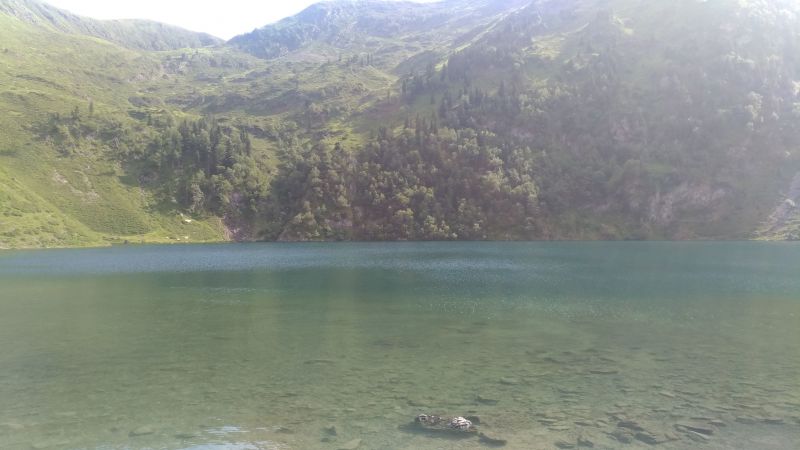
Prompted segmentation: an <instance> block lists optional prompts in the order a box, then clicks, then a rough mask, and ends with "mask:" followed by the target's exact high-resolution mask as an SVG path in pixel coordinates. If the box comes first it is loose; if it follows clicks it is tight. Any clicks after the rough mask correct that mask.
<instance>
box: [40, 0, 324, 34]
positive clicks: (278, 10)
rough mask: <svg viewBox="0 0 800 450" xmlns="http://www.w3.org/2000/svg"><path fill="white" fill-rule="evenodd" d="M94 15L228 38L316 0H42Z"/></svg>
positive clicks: (76, 11)
mask: <svg viewBox="0 0 800 450" xmlns="http://www.w3.org/2000/svg"><path fill="white" fill-rule="evenodd" d="M45 1H46V2H47V3H49V4H51V5H53V6H56V7H59V8H62V9H66V10H68V11H71V12H73V13H76V14H80V15H82V16H88V17H94V18H96V19H150V20H157V21H159V22H165V23H169V24H172V25H178V26H180V27H183V28H187V29H190V30H194V31H205V32H206V33H211V34H213V35H215V36H218V37H221V38H225V39H229V38H232V37H233V36H235V35H237V34H242V33H246V32H248V31H252V30H253V29H254V28H258V27H261V26H264V25H266V24H268V23H272V22H275V21H277V20H280V19H282V18H284V17H287V16H290V15H293V14H296V13H298V12H300V11H302V10H303V9H304V8H305V7H306V6H308V5H310V4H312V3H316V2H317V1H318V0H277V1H276V0H260V1H259V0H216V1H213V2H211V1H207V0H45Z"/></svg>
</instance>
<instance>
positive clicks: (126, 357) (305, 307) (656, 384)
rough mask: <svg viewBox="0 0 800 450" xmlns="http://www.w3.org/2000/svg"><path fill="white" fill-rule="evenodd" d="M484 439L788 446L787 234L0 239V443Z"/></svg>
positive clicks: (795, 249)
mask: <svg viewBox="0 0 800 450" xmlns="http://www.w3.org/2000/svg"><path fill="white" fill-rule="evenodd" d="M421 413H428V414H439V415H443V416H472V419H473V421H475V422H477V421H478V420H476V417H475V416H477V419H479V421H480V424H477V427H478V429H479V430H480V431H481V432H483V433H485V436H487V437H488V439H489V440H487V439H480V438H478V436H477V435H476V434H475V433H455V432H454V433H444V432H437V431H431V430H422V429H418V428H415V427H413V426H410V424H411V423H412V422H413V420H414V417H415V416H416V415H418V414H421ZM500 440H504V441H505V446H504V447H502V448H508V449H538V448H548V449H549V448H557V447H560V448H571V447H570V446H573V447H575V448H582V447H578V445H582V446H584V447H589V446H590V444H591V446H593V447H594V448H630V449H636V448H651V447H653V448H708V449H721V448H742V449H753V448H759V449H767V448H776V449H778V448H792V447H794V446H795V445H796V443H797V442H800V245H798V244H792V243H757V242H741V243H730V242H691V243H667V242H597V243H588V242H582V243H577V242H576V243H375V244H371V243H336V244H334V243H330V244H329V243H319V244H317V243H309V244H242V245H237V244H222V245H197V246H189V245H187V246H152V247H148V246H143V247H115V248H108V249H86V250H42V251H19V252H17V251H7V252H0V448H3V449H30V448H37V449H38V448H58V449H62V448H76V449H77V448H80V449H83V448H87V449H128V448H152V449H198V450H199V449H208V450H213V449H241V450H244V449H334V450H335V449H356V448H357V449H473V448H474V449H483V448H490V447H499V446H501V445H502V442H500ZM795 448H796V447H795Z"/></svg>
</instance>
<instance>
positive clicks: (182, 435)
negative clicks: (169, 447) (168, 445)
mask: <svg viewBox="0 0 800 450" xmlns="http://www.w3.org/2000/svg"><path fill="white" fill-rule="evenodd" d="M196 437H197V434H195V433H178V434H176V435H175V439H181V440H184V439H194V438H196Z"/></svg>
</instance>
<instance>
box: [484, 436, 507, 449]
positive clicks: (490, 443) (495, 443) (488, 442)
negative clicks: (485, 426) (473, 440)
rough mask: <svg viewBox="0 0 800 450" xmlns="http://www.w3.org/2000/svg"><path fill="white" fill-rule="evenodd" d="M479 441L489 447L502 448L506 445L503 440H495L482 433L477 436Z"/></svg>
mask: <svg viewBox="0 0 800 450" xmlns="http://www.w3.org/2000/svg"><path fill="white" fill-rule="evenodd" d="M478 437H479V441H480V442H481V443H483V444H486V445H488V446H490V447H502V446H504V445H506V444H507V443H508V441H506V440H505V439H496V438H492V437H489V436H487V435H485V434H484V433H479V434H478Z"/></svg>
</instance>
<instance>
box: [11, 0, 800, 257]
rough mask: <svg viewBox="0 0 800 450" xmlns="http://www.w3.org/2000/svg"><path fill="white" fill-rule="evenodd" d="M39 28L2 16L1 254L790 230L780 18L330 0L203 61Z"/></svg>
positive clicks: (72, 26)
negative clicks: (144, 245)
mask: <svg viewBox="0 0 800 450" xmlns="http://www.w3.org/2000/svg"><path fill="white" fill-rule="evenodd" d="M21 5H22V6H24V8H22V7H21ZM43 10H48V11H49V10H53V8H50V7H49V6H43V5H41V4H39V3H37V2H35V1H34V0H25V1H22V0H0V47H2V48H0V108H2V111H3V112H4V114H3V117H2V118H0V129H2V130H3V133H2V138H0V246H3V247H18V246H23V247H30V246H52V245H56V246H57V245H97V244H102V243H109V242H123V241H130V242H139V241H147V242H150V241H175V240H179V241H205V240H220V239H237V240H250V239H268V240H274V239H280V240H321V239H325V240H335V239H367V240H375V239H388V240H391V239H423V240H424V239H469V240H474V239H648V238H652V239H662V238H672V239H699V238H711V239H723V238H724V239H729V238H757V237H766V238H772V239H783V238H792V237H797V236H798V233H799V232H800V220H798V217H800V214H798V211H797V209H796V208H797V207H796V205H797V202H800V190H798V189H797V179H798V177H800V175H798V173H800V153H799V150H800V149H798V145H799V144H800V126H799V125H798V124H800V99H799V98H798V93H800V89H799V88H798V86H800V84H799V83H800V60H799V59H798V55H800V52H798V50H800V49H799V48H798V46H800V15H798V14H800V7H798V6H797V5H796V3H795V2H792V1H789V0H786V1H771V2H762V1H747V2H742V1H737V0H712V1H699V0H677V1H674V0H672V1H666V0H657V1H643V0H642V1H640V0H566V1H563V0H562V1H555V0H553V1H545V0H536V1H527V0H509V1H488V0H446V1H444V2H440V3H431V4H416V3H403V2H399V3H398V2H346V1H341V2H330V3H324V4H319V5H315V6H312V7H310V8H309V9H308V10H306V11H304V12H303V13H301V14H299V15H297V16H295V17H292V18H288V19H285V20H283V21H281V22H278V23H276V24H274V25H268V26H266V27H264V28H261V29H258V30H255V31H253V32H252V33H249V34H245V35H242V36H239V37H236V38H234V39H233V40H231V41H230V42H228V43H226V44H223V43H220V42H218V41H216V40H214V39H213V38H210V37H207V36H203V35H190V34H187V33H189V32H184V31H183V30H174V29H171V28H167V27H161V26H158V25H151V26H143V25H136V27H137V30H138V31H137V33H127V32H126V31H125V30H121V29H119V28H117V27H118V26H120V23H118V22H114V23H108V22H101V21H91V20H89V19H83V18H79V17H77V16H72V15H70V14H68V13H61V12H59V13H57V14H56V13H48V14H45V15H44V16H46V17H48V19H47V20H39V19H36V20H34V19H31V17H32V16H30V14H28V13H25V12H24V11H28V12H31V11H34V12H36V11H43ZM21 11H22V12H21ZM56 11H57V10H56ZM37 14H39V13H37ZM37 17H38V16H37ZM62 18H67V19H68V20H67V19H63V20H62ZM86 24H91V26H88V25H86ZM128 25H130V26H133V25H131V24H128ZM126 26H127V25H126ZM98 30H100V31H98ZM102 30H105V31H102ZM109 30H110V31H109ZM152 30H158V33H157V34H158V38H153V39H150V38H147V39H145V40H144V41H143V40H141V39H140V38H141V37H142V36H145V35H147V34H138V33H150V32H152ZM117 31H119V33H118V32H117ZM104 33H105V34H104ZM147 36H149V35H147ZM123 37H124V38H123ZM142 39H144V38H142ZM148 39H149V40H148ZM146 42H149V43H146ZM190 47H196V48H190ZM154 50H160V51H154Z"/></svg>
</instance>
